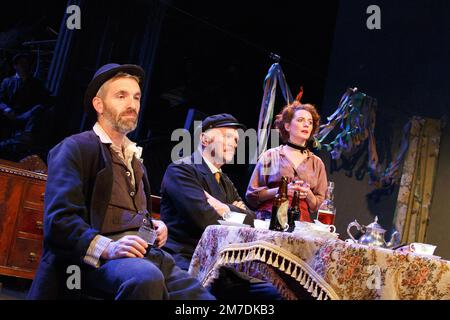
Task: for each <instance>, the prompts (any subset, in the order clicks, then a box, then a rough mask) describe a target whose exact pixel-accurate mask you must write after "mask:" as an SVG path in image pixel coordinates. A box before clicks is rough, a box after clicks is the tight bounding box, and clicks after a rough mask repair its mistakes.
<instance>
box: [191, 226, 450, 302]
mask: <svg viewBox="0 0 450 320" xmlns="http://www.w3.org/2000/svg"><path fill="white" fill-rule="evenodd" d="M222 266H228V267H233V268H235V269H236V270H238V271H240V272H243V273H245V274H247V275H249V276H252V277H256V278H259V279H262V280H265V281H270V282H271V283H273V284H274V285H275V287H276V288H277V289H278V290H279V291H280V293H281V294H282V296H283V297H284V298H285V299H299V298H301V296H300V295H299V289H298V288H304V289H306V290H307V291H308V292H309V293H310V294H311V296H312V297H314V298H315V299H450V262H449V261H445V260H439V259H434V258H429V257H420V256H416V255H412V254H410V253H400V252H395V251H392V250H388V249H383V248H373V247H367V246H363V245H359V244H350V243H346V242H344V241H341V240H339V239H337V236H336V235H333V234H330V233H305V232H294V233H286V232H274V231H270V230H265V229H254V228H249V227H248V228H247V227H233V226H216V225H215V226H209V227H208V228H207V229H206V230H205V232H204V233H203V236H202V238H201V240H200V242H199V244H198V246H197V248H196V250H195V253H194V256H193V258H192V261H191V265H190V268H189V273H190V274H191V275H193V276H195V277H196V278H197V279H198V280H199V281H200V282H201V283H202V284H203V285H204V286H208V285H209V284H210V283H211V282H212V281H214V279H216V278H217V277H218V274H219V272H218V270H219V268H220V267H222Z"/></svg>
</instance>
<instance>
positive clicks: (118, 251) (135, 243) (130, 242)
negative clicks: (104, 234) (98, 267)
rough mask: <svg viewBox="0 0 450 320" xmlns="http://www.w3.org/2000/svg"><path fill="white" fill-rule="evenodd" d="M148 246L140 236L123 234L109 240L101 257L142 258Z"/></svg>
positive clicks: (108, 258)
mask: <svg viewBox="0 0 450 320" xmlns="http://www.w3.org/2000/svg"><path fill="white" fill-rule="evenodd" d="M147 247H148V244H147V242H145V241H144V240H143V239H142V238H141V237H138V236H124V237H122V238H120V239H119V240H117V241H113V242H110V243H109V245H108V246H107V247H106V249H105V251H103V252H102V254H101V258H103V259H106V260H112V259H119V258H143V257H144V255H145V252H146V249H147Z"/></svg>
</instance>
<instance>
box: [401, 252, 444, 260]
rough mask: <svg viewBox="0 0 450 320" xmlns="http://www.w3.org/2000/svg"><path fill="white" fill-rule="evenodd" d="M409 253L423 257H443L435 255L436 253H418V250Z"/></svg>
mask: <svg viewBox="0 0 450 320" xmlns="http://www.w3.org/2000/svg"><path fill="white" fill-rule="evenodd" d="M409 253H410V254H412V255H414V256H418V257H423V258H431V259H441V257H439V256H435V255H432V254H426V253H418V252H409Z"/></svg>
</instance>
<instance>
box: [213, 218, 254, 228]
mask: <svg viewBox="0 0 450 320" xmlns="http://www.w3.org/2000/svg"><path fill="white" fill-rule="evenodd" d="M217 221H218V222H219V223H220V224H221V225H223V226H233V227H250V225H248V224H244V223H239V222H234V221H226V220H217Z"/></svg>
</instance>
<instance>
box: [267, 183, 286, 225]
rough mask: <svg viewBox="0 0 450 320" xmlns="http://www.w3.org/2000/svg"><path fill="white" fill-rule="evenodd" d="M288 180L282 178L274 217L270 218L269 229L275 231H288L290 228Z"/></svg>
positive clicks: (275, 200)
mask: <svg viewBox="0 0 450 320" xmlns="http://www.w3.org/2000/svg"><path fill="white" fill-rule="evenodd" d="M287 186H288V182H287V178H286V177H284V176H283V177H281V184H280V187H279V188H278V193H277V194H276V196H275V199H273V204H272V216H271V218H270V225H269V229H270V230H274V231H286V230H287V229H288V228H289V224H288V215H287V213H288V207H289V199H288V195H287Z"/></svg>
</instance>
